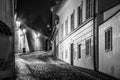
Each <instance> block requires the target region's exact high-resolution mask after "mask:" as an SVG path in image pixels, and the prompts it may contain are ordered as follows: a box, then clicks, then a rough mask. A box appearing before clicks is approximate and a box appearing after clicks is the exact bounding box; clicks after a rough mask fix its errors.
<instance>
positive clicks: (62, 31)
mask: <svg viewBox="0 0 120 80" xmlns="http://www.w3.org/2000/svg"><path fill="white" fill-rule="evenodd" d="M63 34H64V30H63V24H62V25H61V39H62V38H63Z"/></svg>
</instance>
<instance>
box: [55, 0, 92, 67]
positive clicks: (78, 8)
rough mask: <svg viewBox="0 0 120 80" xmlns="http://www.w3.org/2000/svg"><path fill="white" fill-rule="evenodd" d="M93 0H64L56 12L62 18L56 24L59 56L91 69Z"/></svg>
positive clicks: (68, 61)
mask: <svg viewBox="0 0 120 80" xmlns="http://www.w3.org/2000/svg"><path fill="white" fill-rule="evenodd" d="M91 1H92V0H91ZM91 1H90V2H89V1H88V2H87V3H86V1H85V0H74V1H73V0H64V1H63V2H62V4H61V5H60V8H59V10H58V11H57V12H56V14H57V15H58V16H59V18H60V20H59V24H57V25H56V28H57V29H58V35H56V45H57V48H56V49H57V51H58V54H57V56H58V58H59V59H62V60H64V61H65V62H67V63H70V64H71V65H75V66H80V67H85V68H89V69H93V51H92V48H93V17H92V16H93V13H92V9H93V8H92V5H93V4H92V2H91ZM89 4H90V5H89ZM85 6H87V7H85ZM86 9H88V10H87V11H88V12H86ZM86 45H87V46H86ZM86 47H87V49H86Z"/></svg>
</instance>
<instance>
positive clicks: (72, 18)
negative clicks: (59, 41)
mask: <svg viewBox="0 0 120 80" xmlns="http://www.w3.org/2000/svg"><path fill="white" fill-rule="evenodd" d="M70 19H71V25H70V29H71V32H72V31H74V29H75V27H74V26H75V11H73V12H72V14H71V16H70Z"/></svg>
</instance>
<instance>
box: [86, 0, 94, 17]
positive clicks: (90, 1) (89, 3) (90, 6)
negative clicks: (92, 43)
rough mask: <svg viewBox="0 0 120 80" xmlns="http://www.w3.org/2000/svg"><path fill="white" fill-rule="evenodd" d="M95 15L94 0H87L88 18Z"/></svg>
mask: <svg viewBox="0 0 120 80" xmlns="http://www.w3.org/2000/svg"><path fill="white" fill-rule="evenodd" d="M92 15H93V0H86V19H89V18H91V17H92Z"/></svg>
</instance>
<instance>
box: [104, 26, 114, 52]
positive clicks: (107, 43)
mask: <svg viewBox="0 0 120 80" xmlns="http://www.w3.org/2000/svg"><path fill="white" fill-rule="evenodd" d="M109 31H110V34H109ZM112 34H113V33H112V27H110V28H108V29H106V30H105V52H109V51H112ZM108 39H110V40H108Z"/></svg>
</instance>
